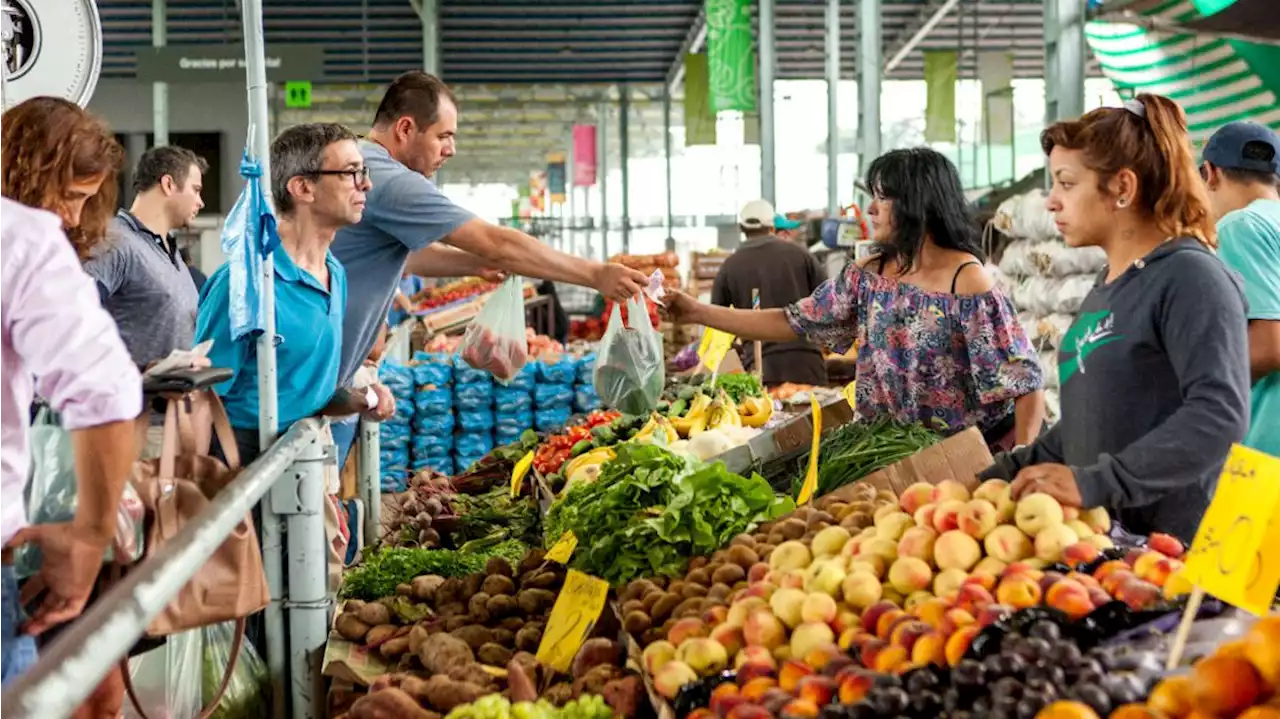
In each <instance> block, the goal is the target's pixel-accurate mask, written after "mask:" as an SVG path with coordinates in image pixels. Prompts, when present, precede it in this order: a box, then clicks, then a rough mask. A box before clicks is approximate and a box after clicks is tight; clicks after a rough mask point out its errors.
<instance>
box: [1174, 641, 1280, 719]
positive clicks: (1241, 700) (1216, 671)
mask: <svg viewBox="0 0 1280 719" xmlns="http://www.w3.org/2000/svg"><path fill="white" fill-rule="evenodd" d="M1267 691H1268V690H1267V686H1266V684H1265V683H1263V681H1262V677H1261V676H1259V675H1258V671H1257V670H1256V669H1255V668H1254V667H1253V665H1252V664H1251V663H1249V662H1248V661H1246V660H1244V659H1240V658H1236V657H1222V656H1212V655H1211V656H1208V657H1205V658H1204V659H1201V660H1200V661H1198V662H1196V664H1195V666H1194V667H1192V669H1191V686H1190V693H1191V701H1192V705H1193V706H1195V707H1196V708H1197V709H1200V710H1202V711H1205V712H1208V713H1209V714H1210V715H1211V716H1227V717H1233V716H1235V715H1237V714H1239V713H1240V712H1242V711H1244V710H1245V709H1248V708H1249V707H1251V706H1253V705H1254V704H1255V703H1256V702H1257V700H1258V699H1259V698H1260V697H1261V696H1262V695H1263V694H1264V693H1266V692H1267Z"/></svg>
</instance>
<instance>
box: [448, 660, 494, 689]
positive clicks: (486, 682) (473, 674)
mask: <svg viewBox="0 0 1280 719" xmlns="http://www.w3.org/2000/svg"><path fill="white" fill-rule="evenodd" d="M447 676H448V677H449V678H450V679H453V680H455V681H459V682H471V683H472V684H475V685H476V686H481V687H484V688H485V689H486V690H488V691H493V690H494V689H496V687H494V686H493V675H492V674H490V673H489V672H487V671H485V668H484V667H482V666H480V665H479V664H477V663H475V662H471V663H469V664H463V665H461V666H456V667H454V668H452V669H450V670H449V673H448V675H447Z"/></svg>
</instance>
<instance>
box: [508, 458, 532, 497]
mask: <svg viewBox="0 0 1280 719" xmlns="http://www.w3.org/2000/svg"><path fill="white" fill-rule="evenodd" d="M532 466H533V450H529V453H528V454H526V455H525V456H523V457H521V458H520V461H519V462H516V466H515V468H513V469H512V470H511V496H512V497H519V496H520V490H521V489H523V488H524V478H525V475H527V474H529V468H530V467H532Z"/></svg>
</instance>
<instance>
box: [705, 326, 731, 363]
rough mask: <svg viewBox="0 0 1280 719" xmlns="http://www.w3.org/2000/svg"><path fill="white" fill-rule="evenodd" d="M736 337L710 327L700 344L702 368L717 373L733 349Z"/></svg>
mask: <svg viewBox="0 0 1280 719" xmlns="http://www.w3.org/2000/svg"><path fill="white" fill-rule="evenodd" d="M734 339H735V337H734V336H733V335H731V334H729V333H728V332H721V331H720V330H718V329H715V328H712V327H708V328H706V329H705V330H703V332H702V342H700V343H699V344H698V359H699V360H701V361H702V366H703V367H706V368H707V369H708V370H711V371H712V372H715V371H716V370H717V369H719V368H720V363H721V362H723V361H724V356H725V355H726V354H728V353H729V348H731V347H733V341H734Z"/></svg>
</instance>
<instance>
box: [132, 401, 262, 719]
mask: <svg viewBox="0 0 1280 719" xmlns="http://www.w3.org/2000/svg"><path fill="white" fill-rule="evenodd" d="M214 436H216V437H217V438H218V442H219V445H220V446H221V449H222V454H223V456H225V457H226V459H227V461H226V463H225V464H224V463H223V462H222V461H220V460H219V459H217V458H215V457H213V456H211V455H210V453H209V450H210V446H211V442H212V438H213V437H214ZM239 471H240V453H239V450H238V449H237V447H236V441H235V435H234V434H233V433H232V431H231V423H230V422H229V421H228V419H227V412H226V409H225V408H224V407H223V406H222V401H221V400H220V399H219V398H218V396H217V394H215V393H214V392H213V391H212V390H201V391H198V392H192V393H190V394H187V395H184V396H182V397H181V398H179V399H175V400H170V401H169V403H168V405H167V406H166V408H165V421H164V441H163V445H162V449H161V452H160V457H159V458H158V459H153V460H143V461H139V462H138V463H137V464H136V465H135V468H134V477H133V485H134V489H135V490H137V492H138V496H139V497H140V498H141V499H142V504H143V506H144V507H146V511H147V532H146V551H147V552H148V553H151V552H154V551H156V550H158V549H159V548H160V547H162V546H164V544H165V542H167V541H169V540H171V539H173V538H174V537H175V536H177V534H178V533H179V532H180V531H181V530H182V528H183V527H184V526H185V525H186V523H187V522H189V521H191V520H193V519H195V518H196V517H197V516H199V514H200V513H201V512H203V511H205V510H206V509H207V508H208V506H209V501H210V500H211V499H212V498H213V497H214V496H216V495H217V493H218V492H219V491H221V490H222V489H223V488H225V487H226V486H227V485H228V484H229V483H230V482H231V481H232V480H233V479H235V477H236V475H237V474H238V473H239ZM270 601H271V597H270V593H269V591H268V589H267V582H266V576H265V575H264V573H263V569H262V549H261V547H260V546H259V544H258V536H257V533H256V531H255V530H254V526H253V518H252V516H251V515H245V518H244V521H242V522H241V523H240V525H239V526H237V527H236V528H235V530H234V531H233V532H232V533H231V534H230V535H229V536H228V537H227V539H226V540H225V541H224V542H223V543H222V545H221V546H220V547H218V549H217V551H216V552H214V554H213V556H212V557H210V558H209V560H208V561H207V562H205V564H204V565H203V566H201V567H200V569H199V570H198V571H197V572H196V574H195V576H193V577H192V578H191V580H190V581H188V582H187V584H186V585H185V586H184V587H183V588H182V589H181V590H180V591H179V592H178V595H177V596H176V597H174V599H173V600H172V601H171V602H169V604H168V606H166V607H165V608H164V610H163V611H162V612H161V613H160V615H159V616H157V617H156V618H155V619H154V620H153V621H152V622H151V625H150V626H149V627H147V631H146V635H147V636H149V637H163V636H168V635H170V634H177V633H179V632H185V631H190V630H193V629H199V628H201V627H205V626H208V625H211V624H218V623H221V622H235V623H236V628H235V638H234V641H233V645H232V650H231V661H230V662H229V663H228V665H227V667H226V671H225V673H224V675H223V678H222V682H221V685H220V687H219V690H218V693H217V696H215V697H214V698H213V700H212V701H211V702H210V703H209V705H208V706H207V707H206V708H205V710H204V711H202V712H201V714H200V716H201V717H202V718H203V717H207V716H208V715H209V714H210V713H211V712H212V710H213V709H214V708H216V707H217V705H218V702H219V701H220V699H221V697H222V694H223V693H224V692H225V691H226V687H227V684H228V683H229V681H230V679H231V676H232V674H233V672H234V671H235V665H236V659H237V658H238V657H239V654H240V646H241V644H242V643H243V641H244V628H245V618H246V617H248V616H250V615H253V614H256V613H257V612H260V611H262V610H263V609H264V608H266V606H267V605H268V604H269V603H270ZM124 677H125V687H126V689H128V691H129V695H130V698H131V699H134V707H135V708H136V709H137V710H138V712H139V714H140V715H142V716H144V717H145V714H143V713H142V710H141V708H140V707H139V706H138V703H137V701H136V699H135V697H134V691H133V687H132V684H131V682H129V672H128V670H127V667H125V670H124Z"/></svg>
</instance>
